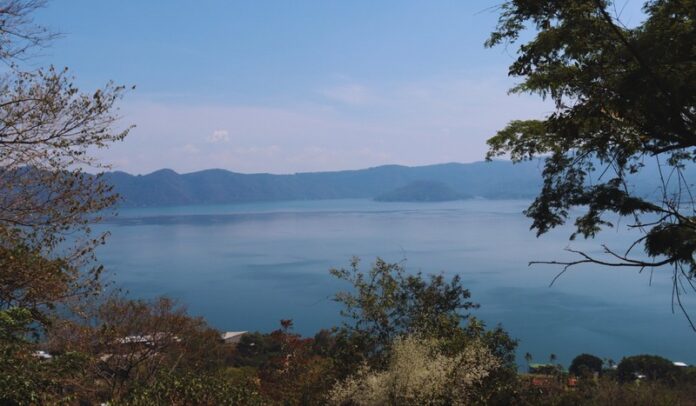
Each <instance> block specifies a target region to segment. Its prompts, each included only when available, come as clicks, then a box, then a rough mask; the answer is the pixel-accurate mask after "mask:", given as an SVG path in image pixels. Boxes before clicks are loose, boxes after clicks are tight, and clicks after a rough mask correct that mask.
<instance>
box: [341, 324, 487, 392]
mask: <svg viewBox="0 0 696 406" xmlns="http://www.w3.org/2000/svg"><path fill="white" fill-rule="evenodd" d="M442 348H443V342H442V341H441V340H438V339H433V338H429V339H424V338H419V337H415V336H407V337H405V338H398V339H396V340H395V341H394V343H393V345H392V352H391V357H390V359H389V363H388V366H387V368H386V369H385V370H373V369H371V368H370V367H368V366H364V367H363V368H361V369H359V370H358V371H357V372H356V373H355V374H354V375H353V376H351V377H349V378H348V379H346V380H344V381H342V382H339V383H338V384H336V385H335V386H334V387H333V389H332V390H331V391H330V393H329V403H330V404H334V405H344V404H351V405H387V404H397V405H423V404H429V405H436V404H442V405H461V404H468V403H469V400H468V398H469V396H470V391H471V389H472V388H473V387H474V386H475V385H476V384H478V383H480V382H481V381H482V380H483V379H484V378H486V377H487V376H489V374H490V373H491V372H492V371H494V370H495V369H497V368H499V367H500V366H501V361H500V360H499V359H498V358H496V357H495V356H494V355H493V354H491V352H490V350H488V348H487V347H486V346H485V345H484V344H482V343H481V342H479V341H473V342H471V343H469V344H468V345H467V346H466V347H465V348H464V349H463V350H462V351H461V352H459V353H457V354H448V353H446V352H443V351H442Z"/></svg>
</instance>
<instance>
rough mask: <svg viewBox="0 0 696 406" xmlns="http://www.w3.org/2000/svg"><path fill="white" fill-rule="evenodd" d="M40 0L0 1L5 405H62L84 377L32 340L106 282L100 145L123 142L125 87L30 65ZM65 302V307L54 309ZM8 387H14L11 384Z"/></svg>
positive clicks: (39, 31) (0, 372) (108, 200)
mask: <svg viewBox="0 0 696 406" xmlns="http://www.w3.org/2000/svg"><path fill="white" fill-rule="evenodd" d="M43 5H44V1H42V0H6V1H2V2H0V62H2V63H3V64H4V66H5V69H3V71H2V73H0V331H2V334H0V358H2V359H0V388H2V389H0V392H1V393H2V394H3V395H2V399H1V401H0V403H3V404H5V403H7V404H25V403H56V402H61V401H62V400H64V396H66V395H65V394H66V393H69V392H70V391H71V390H70V387H71V385H73V384H74V383H76V382H79V380H80V379H81V376H82V375H83V372H84V371H83V366H84V361H85V359H84V358H83V357H82V356H81V355H80V354H74V353H71V352H66V353H63V354H61V355H60V356H56V357H53V359H52V360H51V362H42V361H41V360H40V359H39V358H37V357H36V356H35V353H34V350H35V347H34V345H33V344H34V341H35V339H36V338H37V337H39V336H40V335H41V334H43V333H46V330H47V328H48V327H50V326H51V325H52V323H53V322H55V321H56V319H57V318H58V317H59V316H65V315H67V314H69V312H70V310H78V308H77V307H75V305H78V304H80V303H81V302H83V299H84V298H87V297H92V296H93V295H94V294H96V293H98V292H99V290H100V283H99V275H100V273H101V271H102V268H101V266H99V265H98V264H96V262H95V261H94V259H95V258H94V248H95V247H96V246H97V245H98V244H100V243H103V242H104V238H105V237H106V236H105V235H94V234H92V233H91V230H90V224H91V222H92V221H95V220H97V219H98V217H99V214H100V213H101V212H102V211H103V210H105V209H107V208H108V207H110V206H111V205H112V204H113V203H114V202H115V201H116V195H115V194H114V193H112V191H111V188H110V186H109V185H107V184H105V183H104V182H103V180H102V178H101V176H100V175H90V174H87V173H85V171H86V170H89V169H91V170H96V171H100V170H103V168H105V166H104V165H102V164H101V163H100V162H99V161H98V160H97V159H96V158H95V157H94V150H95V149H97V148H103V147H107V146H108V145H109V144H111V143H113V142H116V141H119V140H122V139H123V138H124V137H125V136H126V135H127V134H128V131H129V129H130V128H129V127H125V128H124V129H121V130H116V129H114V124H115V122H116V120H117V119H118V116H117V114H116V103H117V101H118V100H119V99H120V98H121V96H122V95H123V92H124V90H125V89H124V87H123V86H116V85H114V84H112V83H109V84H107V85H106V86H105V87H104V88H102V89H98V90H96V91H94V92H90V93H82V92H80V90H79V89H78V88H77V87H76V86H75V85H74V84H73V80H72V78H71V77H70V75H69V73H68V71H67V69H56V68H54V67H52V66H50V67H48V68H45V69H35V68H33V67H30V68H28V69H27V68H26V66H27V64H26V63H25V61H26V60H27V59H28V58H30V57H31V56H32V52H33V50H34V49H37V48H41V47H44V46H46V45H48V44H50V42H51V40H53V39H54V38H55V37H56V34H54V33H51V32H50V31H48V30H47V29H45V28H43V27H41V26H38V25H36V24H35V23H34V22H33V20H32V17H31V16H32V14H33V13H34V12H35V11H36V10H37V9H38V8H40V7H42V6H43ZM57 310H60V311H57ZM10 389H11V390H10Z"/></svg>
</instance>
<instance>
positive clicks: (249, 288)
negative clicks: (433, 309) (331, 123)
mask: <svg viewBox="0 0 696 406" xmlns="http://www.w3.org/2000/svg"><path fill="white" fill-rule="evenodd" d="M528 203H529V202H528V201H519V200H512V201H511V200H494V201H491V200H466V201H456V202H446V203H379V202H373V201H371V200H330V201H328V200H325V201H302V202H274V203H255V204H237V205H221V206H189V207H167V208H148V209H123V210H121V211H120V214H119V216H118V217H116V218H113V219H110V220H107V221H106V222H104V223H103V224H101V225H99V226H98V227H97V228H98V229H101V230H110V231H111V233H112V235H111V237H110V238H109V241H108V243H107V244H106V245H105V246H103V247H100V248H99V251H98V254H99V258H100V260H101V261H102V262H103V263H104V265H105V266H106V268H107V270H109V272H110V278H111V279H113V280H114V281H115V282H116V284H117V285H118V286H122V287H124V288H126V289H127V290H128V291H129V292H130V294H131V295H132V296H134V297H146V298H147V297H154V296H157V295H169V296H172V297H174V298H177V299H180V300H181V302H183V303H184V304H186V305H187V306H188V308H189V310H190V312H191V313H192V314H195V315H201V316H204V317H205V318H206V319H207V320H208V321H209V322H210V323H211V324H213V325H214V326H215V327H217V328H219V329H221V330H251V331H253V330H260V331H265V332H268V331H271V330H273V329H276V328H277V326H278V321H279V320H280V319H293V320H294V321H295V327H296V330H297V331H298V332H300V333H302V334H305V335H311V334H314V333H315V332H316V331H318V330H319V329H320V328H328V327H331V326H333V325H338V324H340V323H341V318H340V316H339V310H340V307H339V306H338V305H337V304H336V303H334V302H333V301H332V300H331V296H332V295H333V293H335V292H336V291H338V290H340V289H348V288H349V286H348V285H347V284H345V283H342V282H341V281H337V280H335V279H334V278H333V277H332V276H330V275H329V272H328V270H329V269H330V268H331V267H346V266H348V265H349V261H350V259H351V257H352V256H358V257H360V258H362V269H363V270H367V269H368V267H369V266H370V264H371V263H372V262H373V261H374V260H375V258H376V257H378V256H379V257H382V258H384V259H385V260H387V261H391V262H395V261H402V260H403V261H405V266H406V268H407V270H408V271H410V272H415V271H418V270H420V271H423V273H426V274H427V273H436V272H444V273H445V274H447V275H455V274H458V275H460V276H461V278H462V280H463V282H464V285H465V286H466V287H468V288H469V289H470V290H471V292H472V299H473V300H474V301H475V302H477V303H479V304H481V308H480V309H478V310H475V311H473V314H474V315H476V316H477V317H479V318H482V319H483V320H485V321H486V322H487V323H488V325H489V326H493V325H495V324H496V323H501V324H502V325H503V327H504V328H505V329H506V330H508V331H509V332H510V334H511V335H512V336H513V337H516V338H518V339H520V340H521V342H520V345H519V349H518V364H520V365H521V364H523V363H524V359H523V358H522V354H524V353H525V352H530V353H532V354H533V356H534V359H535V361H537V362H545V361H547V360H548V357H549V354H551V353H554V354H556V355H558V359H559V361H560V362H562V363H563V364H565V365H566V366H567V365H568V364H569V363H570V360H571V359H572V358H573V357H574V356H575V355H577V354H579V353H582V352H589V353H592V354H595V355H598V356H600V357H607V358H612V359H614V360H615V361H618V360H620V359H621V357H622V356H627V355H634V354H640V353H652V354H659V355H662V356H665V357H667V358H670V359H672V360H674V361H684V362H688V363H692V364H694V363H696V352H694V350H693V348H694V346H693V344H694V340H696V333H694V332H692V331H691V330H690V328H689V326H688V324H687V321H686V319H685V318H684V316H683V315H682V314H681V313H680V311H679V309H675V313H674V314H673V313H672V308H671V291H672V280H671V272H669V271H670V270H669V269H661V270H656V271H655V272H654V275H653V277H652V284H650V271H649V270H645V271H644V272H643V273H642V274H639V273H638V272H637V270H631V269H609V268H601V267H596V266H579V267H577V268H573V269H571V270H570V271H569V272H567V273H566V274H565V275H564V276H562V277H561V278H560V279H559V280H558V281H557V282H556V283H555V284H554V285H553V286H552V287H549V283H550V282H551V280H552V279H553V277H554V276H555V275H556V274H557V273H558V272H559V271H560V268H559V267H556V266H549V265H537V266H533V267H528V266H527V263H528V262H529V261H531V260H552V259H569V258H572V256H570V254H568V253H565V252H564V251H563V249H564V248H565V247H567V246H568V245H569V244H570V246H571V247H572V248H576V249H583V250H586V251H589V252H593V253H595V254H596V253H599V252H600V250H601V247H600V244H602V243H606V244H608V245H609V246H610V247H614V248H616V249H617V250H621V249H622V248H623V249H625V248H626V247H627V246H628V244H629V243H630V241H632V240H633V237H635V234H631V233H630V232H629V231H627V230H626V221H622V222H620V224H619V226H618V227H617V228H616V229H614V230H610V231H606V232H603V233H601V234H600V235H599V236H598V238H597V239H595V240H588V241H584V240H578V241H572V242H569V241H568V237H569V235H570V234H571V228H570V227H565V228H561V229H558V230H554V231H553V232H551V233H549V234H548V235H545V236H543V237H541V238H539V239H537V238H535V236H534V232H533V231H530V230H529V225H530V223H531V221H530V219H528V218H526V217H524V216H523V215H522V214H521V212H522V210H524V208H526V207H527V205H528ZM691 296H693V294H691ZM685 299H686V303H687V305H689V304H690V305H691V306H692V308H694V307H693V305H694V303H695V301H694V300H693V297H686V298H685Z"/></svg>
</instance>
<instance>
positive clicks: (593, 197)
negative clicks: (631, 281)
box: [486, 0, 696, 327]
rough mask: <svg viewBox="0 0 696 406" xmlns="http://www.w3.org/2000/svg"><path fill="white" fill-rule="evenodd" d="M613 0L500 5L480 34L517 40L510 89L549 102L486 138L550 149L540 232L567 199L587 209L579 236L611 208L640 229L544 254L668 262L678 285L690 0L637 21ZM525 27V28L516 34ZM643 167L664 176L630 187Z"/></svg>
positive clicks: (694, 90)
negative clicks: (622, 240)
mask: <svg viewBox="0 0 696 406" xmlns="http://www.w3.org/2000/svg"><path fill="white" fill-rule="evenodd" d="M619 6H620V4H617V5H615V4H613V2H611V1H609V0H568V1H553V0H511V1H507V2H505V3H504V4H503V5H502V6H501V16H500V19H499V22H498V26H497V28H496V29H495V31H494V32H493V33H492V34H491V36H490V38H489V39H488V41H487V42H486V45H487V46H489V47H490V46H495V45H499V44H504V43H507V44H510V43H515V42H522V43H521V44H520V45H519V48H518V53H517V58H516V60H515V61H514V62H513V63H512V65H511V66H510V68H509V75H510V76H512V77H516V78H520V79H521V82H520V83H519V84H518V85H517V86H516V87H514V88H513V89H512V92H514V93H533V94H538V95H540V96H542V97H544V98H547V97H548V98H550V99H551V100H552V101H553V102H554V103H555V111H554V112H553V113H552V114H550V115H548V116H547V117H546V118H545V119H543V120H519V121H512V122H511V123H509V124H508V125H507V127H505V128H504V129H502V130H501V131H499V132H498V133H497V134H496V135H495V136H494V137H492V138H491V139H489V140H488V144H489V147H490V149H489V152H488V156H487V157H488V158H489V159H492V158H494V157H497V156H502V155H509V156H510V157H511V158H512V159H513V161H516V162H519V161H523V160H530V159H535V158H538V157H543V158H545V166H544V171H543V177H544V184H543V187H542V190H541V192H540V193H539V195H538V196H537V198H536V199H535V200H534V202H533V203H532V204H531V206H530V207H529V208H528V209H527V211H526V214H527V215H528V216H529V217H531V218H532V220H533V224H532V228H533V229H535V230H536V231H537V233H538V234H543V233H545V232H547V231H549V230H550V229H551V228H553V227H556V226H558V225H561V224H563V223H565V222H566V221H567V220H568V218H569V217H570V216H571V208H581V209H582V210H583V212H582V214H581V215H579V216H578V217H577V218H575V227H576V233H575V234H579V235H582V236H584V237H585V238H588V237H594V236H595V235H596V233H597V232H599V231H600V230H601V229H602V228H604V227H612V226H613V225H614V224H613V223H612V219H611V218H610V216H609V215H612V216H615V217H620V216H630V217H631V218H632V223H631V224H630V227H632V228H635V229H638V230H641V232H642V235H641V236H640V237H639V238H638V239H637V240H636V241H635V243H634V244H632V245H631V246H629V247H625V248H626V249H625V250H621V251H617V250H615V249H613V248H610V247H604V254H603V255H602V256H592V255H589V254H587V253H584V252H577V251H574V252H575V253H576V254H578V255H580V257H579V259H578V260H577V261H571V262H555V261H552V262H551V263H556V264H561V265H564V266H566V268H565V269H567V267H568V266H571V265H576V264H580V263H595V264H602V265H612V266H622V267H635V268H638V269H642V268H645V267H659V266H663V265H668V266H671V267H672V269H673V271H674V276H675V278H674V290H675V293H679V292H680V284H681V283H683V282H684V281H687V283H688V284H691V282H692V279H693V277H694V276H695V273H696V262H695V261H694V251H695V250H696V216H694V207H695V206H694V200H693V198H692V195H691V193H690V186H691V183H690V181H689V180H688V179H686V178H685V176H684V169H685V166H686V165H689V164H693V161H695V160H696V149H695V147H696V63H694V61H695V60H696V45H695V44H696V1H694V0H653V1H648V2H646V3H645V5H644V13H645V16H646V18H645V20H644V21H643V22H642V23H640V24H639V25H637V26H634V27H627V26H625V25H623V24H622V23H621V21H620V20H619V14H620V12H619V10H618V9H619V8H620V7H619ZM528 30H529V31H531V33H532V34H531V38H530V39H529V40H525V41H522V38H529V35H528V34H529V32H528ZM649 168H654V170H655V173H654V174H653V175H654V176H655V177H658V176H659V177H660V179H661V180H662V186H661V187H660V188H659V190H658V191H657V193H656V194H654V195H637V194H636V193H635V192H634V191H633V190H632V188H631V176H633V175H635V174H637V173H638V172H641V171H645V170H647V169H649ZM651 170H652V169H651ZM617 215H618V216H617ZM575 234H573V236H572V237H574V236H575ZM636 247H643V248H644V251H645V253H644V254H640V253H639V252H636V249H635V248H636ZM687 283H684V284H685V285H686V284H687ZM675 297H676V299H677V301H679V300H680V297H679V295H678V294H677V295H675ZM680 304H681V302H680ZM692 327H693V324H692Z"/></svg>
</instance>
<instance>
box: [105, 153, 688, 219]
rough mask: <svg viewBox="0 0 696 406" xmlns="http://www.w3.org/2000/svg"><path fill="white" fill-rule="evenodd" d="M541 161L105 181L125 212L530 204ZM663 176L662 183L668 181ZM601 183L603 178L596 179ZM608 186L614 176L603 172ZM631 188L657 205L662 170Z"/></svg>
mask: <svg viewBox="0 0 696 406" xmlns="http://www.w3.org/2000/svg"><path fill="white" fill-rule="evenodd" d="M542 169H543V162H541V161H527V162H522V163H519V164H514V165H513V164H512V163H511V162H510V161H503V160H500V161H492V162H473V163H465V164H462V163H446V164H437V165H427V166H415V167H409V166H400V165H384V166H378V167H374V168H367V169H360V170H347V171H335V172H307V173H296V174H289V175H274V174H268V173H258V174H243V173H236V172H230V171H227V170H223V169H209V170H204V171H199V172H192V173H185V174H179V173H176V172H174V171H173V170H171V169H161V170H158V171H156V172H152V173H150V174H147V175H130V174H128V173H125V172H109V173H106V174H105V179H106V180H107V182H110V183H111V184H112V185H113V186H114V190H115V191H116V192H117V193H119V194H120V195H121V197H122V201H121V202H122V203H121V205H122V206H124V207H148V206H175V205H196V204H226V203H240V202H257V201H282V200H320V199H356V198H373V199H375V200H379V201H444V200H456V199H464V198H487V199H528V198H532V197H534V196H536V195H537V194H538V193H539V189H540V187H541V184H542V177H541V172H542ZM666 170H667V169H663V172H664V173H663V177H664V178H668V177H671V178H672V181H671V184H672V185H671V186H670V188H671V189H675V187H676V186H675V182H674V179H676V178H677V177H676V176H674V175H670V174H669V172H666ZM683 175H684V176H683V178H684V179H689V180H692V179H696V165H688V166H687V167H686V168H685V170H684V172H683ZM597 176H599V174H598V175H597ZM601 176H602V177H603V178H604V179H605V180H606V178H607V177H608V176H610V174H607V173H604V172H602V173H601ZM631 176H632V178H631V179H630V181H631V185H630V187H631V189H632V192H633V193H637V194H639V195H642V196H644V197H648V198H654V199H659V197H660V196H661V195H660V192H659V191H660V190H661V189H660V185H661V178H660V176H659V171H658V170H657V164H656V163H653V162H646V164H645V167H644V168H643V170H642V171H640V172H639V173H638V174H636V175H631Z"/></svg>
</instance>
